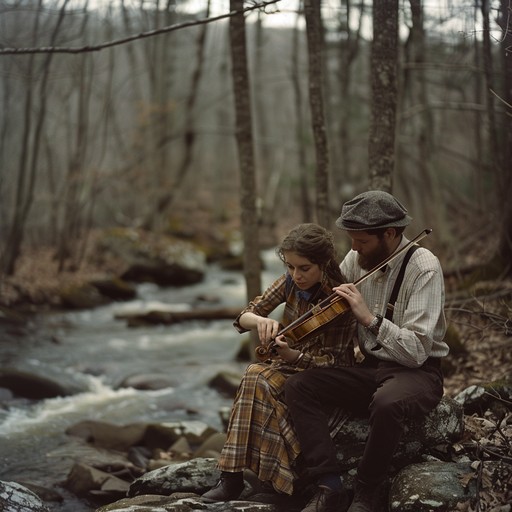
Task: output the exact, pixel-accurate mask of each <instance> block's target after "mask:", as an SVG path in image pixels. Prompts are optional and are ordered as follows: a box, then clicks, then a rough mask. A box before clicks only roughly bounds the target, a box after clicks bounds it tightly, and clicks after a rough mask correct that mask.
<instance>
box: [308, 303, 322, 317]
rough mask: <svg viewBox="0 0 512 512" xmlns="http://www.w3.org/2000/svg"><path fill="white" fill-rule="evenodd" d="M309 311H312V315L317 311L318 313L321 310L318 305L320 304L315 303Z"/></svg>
mask: <svg viewBox="0 0 512 512" xmlns="http://www.w3.org/2000/svg"><path fill="white" fill-rule="evenodd" d="M310 311H311V313H313V315H316V314H317V313H320V311H322V307H321V306H320V304H315V305H314V306H313V307H312V308H311V309H310Z"/></svg>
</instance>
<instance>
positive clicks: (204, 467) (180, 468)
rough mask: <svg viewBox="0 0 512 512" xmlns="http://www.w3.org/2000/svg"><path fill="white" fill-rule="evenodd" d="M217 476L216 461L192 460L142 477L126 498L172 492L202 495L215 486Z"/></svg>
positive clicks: (137, 480)
mask: <svg viewBox="0 0 512 512" xmlns="http://www.w3.org/2000/svg"><path fill="white" fill-rule="evenodd" d="M219 476H220V471H219V470H218V469H217V460H216V459H192V460H190V461H187V462H182V463H178V464H170V465H168V466H165V467H163V468H159V469H155V470H154V471H149V472H148V473H146V474H144V475H142V476H141V477H140V478H137V479H136V480H135V481H134V482H133V483H132V484H131V485H130V489H129V491H128V496H139V495H141V494H165V495H169V494H172V493H174V492H192V493H197V494H203V493H204V492H206V491H207V490H208V489H210V488H211V487H212V486H213V485H215V483H216V482H217V480H218V479H219Z"/></svg>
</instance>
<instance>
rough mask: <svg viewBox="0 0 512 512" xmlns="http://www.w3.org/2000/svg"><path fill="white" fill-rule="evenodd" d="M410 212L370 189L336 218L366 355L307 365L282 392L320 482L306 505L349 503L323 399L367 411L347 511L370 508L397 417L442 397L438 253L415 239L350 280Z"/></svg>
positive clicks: (347, 287)
mask: <svg viewBox="0 0 512 512" xmlns="http://www.w3.org/2000/svg"><path fill="white" fill-rule="evenodd" d="M411 220H412V219H411V217H409V215H408V214H407V210H406V208H405V207H404V206H403V205H402V204H401V203H400V202H399V201H398V200H397V199H396V198H395V197H393V196H392V195H391V194H388V193H387V192H383V191H378V190H374V191H368V192H364V193H362V194H360V195H358V196H356V197H355V198H353V199H351V200H350V201H348V202H346V203H345V204H344V205H343V207H342V211H341V216H340V217H339V219H338V220H337V221H336V225H337V226H338V227H339V228H340V229H342V230H345V231H346V232H347V234H348V236H349V237H350V238H351V241H352V249H351V251H349V253H348V254H347V255H346V256H345V258H344V260H343V261H342V263H341V265H340V267H341V271H342V273H343V275H344V276H345V278H346V282H347V283H349V284H342V285H340V286H338V287H336V288H334V291H335V292H336V293H337V294H338V295H339V296H340V297H342V298H343V299H344V300H345V301H346V302H347V303H348V304H349V305H350V307H351V309H352V312H353V314H354V316H355V317H356V319H357V321H358V329H357V337H358V340H357V341H358V345H359V349H360V350H361V352H362V354H363V355H364V360H363V361H362V362H361V363H359V364H357V365H356V366H353V367H344V368H312V369H307V370H306V371H303V372H299V373H297V374H295V375H292V376H291V377H290V378H289V379H288V380H287V381H286V384H285V397H286V398H285V400H286V403H287V405H288V408H289V411H290V414H291V417H292V420H293V425H294V428H295V431H296V433H297V436H298V439H299V442H300V447H301V457H302V463H303V464H304V466H305V467H306V470H305V474H306V477H307V478H310V479H314V481H315V482H316V484H317V485H318V491H317V492H316V494H315V495H314V496H313V498H312V499H311V501H310V502H309V503H308V505H307V506H306V507H305V508H304V509H303V512H331V511H332V512H345V511H346V510H347V507H348V506H349V500H348V499H347V493H346V491H345V490H344V488H343V484H342V481H341V478H340V471H339V466H338V463H337V459H336V449H335V445H334V443H333V441H332V439H331V437H330V435H329V428H328V413H327V412H326V411H327V408H326V406H333V407H342V408H344V409H345V410H348V411H353V412H355V413H363V414H366V415H368V417H369V426H370V429H369V435H368V438H367V440H366V445H365V449H364V453H363V456H362V458H361V461H360V463H359V465H358V468H357V479H356V483H355V494H354V499H353V501H352V503H351V504H350V508H348V510H349V512H374V511H376V510H377V509H378V506H379V504H378V497H379V488H380V487H381V484H382V482H383V481H384V480H385V478H386V476H387V474H388V472H389V469H390V465H391V461H392V457H393V454H394V453H395V451H396V448H397V446H398V443H399V440H400V437H401V434H402V428H403V424H404V423H405V421H406V420H408V419H412V418H419V417H422V416H425V415H426V414H427V413H428V412H430V411H431V410H432V409H433V408H434V407H435V406H436V405H437V404H438V403H439V401H440V400H441V397H442V395H443V376H442V373H441V369H440V358H442V357H444V356H446V355H447V354H448V351H449V349H448V346H447V344H446V343H445V342H444V341H443V337H444V335H445V332H446V322H445V316H444V295H445V292H444V280H443V272H442V269H441V265H440V263H439V261H438V259H437V258H436V257H435V256H434V255H433V254H432V253H431V252H430V251H429V250H428V249H425V248H423V247H419V246H417V245H413V246H412V248H411V249H409V250H408V251H405V250H404V251H402V253H401V254H400V255H398V256H397V257H396V258H394V259H392V260H390V261H389V263H388V264H386V265H385V266H384V267H383V268H382V269H380V270H377V271H376V272H375V273H373V274H372V275H371V276H369V277H368V278H367V279H365V280H363V281H362V282H361V284H360V285H358V286H355V285H354V284H353V283H354V282H356V281H358V279H360V278H361V277H362V276H364V275H365V274H366V273H367V272H368V271H369V270H371V269H373V268H375V267H376V266H378V264H379V263H382V262H383V261H384V260H386V258H388V257H389V256H390V255H392V254H393V253H395V252H396V251H400V249H401V248H402V247H404V246H405V245H407V244H408V243H409V240H407V239H406V238H405V236H404V235H403V231H404V229H405V227H406V226H407V225H408V224H409V223H410V222H411Z"/></svg>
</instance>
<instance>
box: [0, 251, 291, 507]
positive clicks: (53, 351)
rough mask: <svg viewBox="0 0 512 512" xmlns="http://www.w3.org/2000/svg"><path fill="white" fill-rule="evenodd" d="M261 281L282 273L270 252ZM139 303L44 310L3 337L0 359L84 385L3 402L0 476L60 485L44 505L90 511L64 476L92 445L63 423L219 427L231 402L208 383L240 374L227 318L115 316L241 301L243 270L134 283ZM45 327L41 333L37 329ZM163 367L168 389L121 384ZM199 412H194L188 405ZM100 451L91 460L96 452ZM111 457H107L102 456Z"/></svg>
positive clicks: (236, 335) (211, 271)
mask: <svg viewBox="0 0 512 512" xmlns="http://www.w3.org/2000/svg"><path fill="white" fill-rule="evenodd" d="M262 258H263V261H264V262H265V270H264V272H263V273H262V287H263V288H265V287H266V286H267V285H268V284H270V282H271V281H272V280H273V279H274V278H275V277H276V276H277V275H279V274H280V273H281V272H282V271H283V266H282V263H281V261H280V260H279V259H278V258H277V256H276V255H275V252H274V251H272V250H270V251H265V252H264V253H263V254H262ZM137 292H138V296H137V300H134V301H130V302H123V303H113V304H110V305H107V306H102V307H98V308H96V309H93V310H85V311H78V312H76V311H75V312H64V313H48V314H45V315H42V318H40V319H39V321H40V323H41V328H40V330H38V331H37V332H36V333H35V334H33V335H30V336H27V337H23V338H17V339H16V342H15V343H4V342H0V366H4V367H6V366H11V367H12V366H16V365H17V364H21V363H24V364H27V363H29V364H31V365H32V366H44V367H46V369H48V370H49V371H50V372H52V373H53V372H55V373H59V374H60V375H64V374H65V375H69V376H70V377H73V379H75V380H76V379H79V380H80V381H82V382H83V383H85V386H86V388H85V389H86V391H85V392H82V393H78V394H76V395H73V396H67V397H59V398H52V399H46V400H28V399H21V398H15V399H13V400H10V401H8V403H7V405H6V406H5V405H2V402H1V401H0V480H4V481H16V482H20V483H23V482H29V483H31V484H36V485H40V486H43V487H47V488H53V487H55V486H56V485H57V491H58V492H59V493H60V494H61V495H63V497H64V501H63V502H62V503H56V504H49V506H50V507H51V510H55V511H61V512H68V511H69V512H82V511H91V510H95V508H91V507H90V505H88V504H87V503H84V502H83V501H82V500H80V499H78V498H76V497H75V496H73V495H71V494H70V493H68V492H67V491H66V490H65V489H64V488H62V487H61V486H60V485H59V483H61V482H63V481H64V480H65V479H66V477H67V475H68V473H69V471H70V469H71V468H72V466H73V464H74V463H75V462H85V463H87V460H88V457H91V460H92V452H93V450H92V449H91V448H90V447H88V446H87V445H85V443H84V442H83V441H82V440H81V439H75V438H73V437H71V436H68V435H66V433H65V431H66V429H67V428H68V427H69V426H71V425H73V424H75V423H77V422H79V421H82V420H86V419H88V420H99V421H106V422H109V423H115V424H119V425H125V424H129V423H135V422H172V421H181V420H198V421H203V422H205V423H207V424H208V425H210V426H212V427H213V428H215V429H217V430H222V429H223V427H222V422H221V418H220V415H219V411H220V410H221V409H223V408H226V407H231V404H232V399H230V398H226V397H224V396H222V395H221V394H220V393H218V392H217V391H215V390H214V389H212V388H210V387H209V386H208V382H209V381H210V379H211V378H212V377H214V376H215V375H216V374H217V373H218V372H219V371H223V370H227V371H237V372H240V373H241V372H243V369H244V368H245V366H246V365H247V363H240V362H236V361H235V356H236V354H237V352H238V350H239V348H240V345H241V343H242V341H243V339H244V336H243V335H240V334H239V333H238V332H237V331H236V330H235V329H234V328H233V325H232V321H231V320H218V321H209V322H205V321H190V322H184V323H178V324H175V325H170V326H169V325H155V326H144V327H136V328H132V327H128V326H127V324H126V321H125V320H119V319H116V318H115V315H116V313H118V312H122V311H126V310H129V311H132V310H138V309H145V308H148V307H151V305H152V304H153V303H155V304H158V303H164V304H166V305H169V304H172V305H175V306H176V307H177V308H180V307H183V308H185V307H189V306H191V305H192V307H194V306H195V307H204V306H200V305H198V297H210V298H212V297H215V298H216V299H217V302H216V303H215V305H214V306H215V307H219V308H221V307H235V308H238V307H240V309H241V308H242V307H243V306H244V305H245V304H246V302H247V300H246V293H245V280H244V278H243V275H242V273H241V272H232V271H231V272H230V271H224V270H221V269H220V268H218V267H216V266H215V265H213V266H210V267H209V268H208V270H207V272H206V275H205V278H204V280H203V281H202V282H201V283H198V284H196V285H193V286H188V287H183V288H160V287H158V286H156V285H153V284H142V285H139V287H138V289H137ZM39 332H42V333H44V334H42V335H41V336H38V333H39ZM142 374H143V375H151V374H158V375H160V374H163V375H165V376H166V377H167V378H168V379H170V380H171V383H172V386H171V387H167V388H164V389H159V390H157V391H141V390H137V389H134V388H129V387H128V388H126V387H119V385H120V383H121V382H122V381H123V380H124V379H126V378H127V377H130V376H133V375H142ZM191 410H192V411H195V414H193V416H191V415H190V411H191ZM94 453H96V460H97V451H96V450H94ZM106 460H108V459H106Z"/></svg>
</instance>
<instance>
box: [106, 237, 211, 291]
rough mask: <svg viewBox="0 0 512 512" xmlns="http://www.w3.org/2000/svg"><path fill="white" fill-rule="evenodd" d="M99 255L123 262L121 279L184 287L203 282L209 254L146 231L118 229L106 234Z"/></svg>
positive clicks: (178, 240)
mask: <svg viewBox="0 0 512 512" xmlns="http://www.w3.org/2000/svg"><path fill="white" fill-rule="evenodd" d="M98 250H99V251H107V252H110V253H111V254H113V255H114V256H116V257H117V258H119V259H121V260H122V262H123V263H124V265H123V266H124V269H123V270H122V272H121V273H120V277H121V279H124V280H127V281H134V282H154V283H157V284H159V285H162V286H184V285H189V284H195V283H198V282H200V281H201V280H202V279H203V277H204V273H205V269H206V256H205V253H204V252H203V251H201V250H199V249H198V248H197V247H196V246H195V245H194V244H192V243H189V242H186V241H184V240H180V239H177V238H173V237H169V236H165V235H162V234H155V233H149V232H146V231H143V230H135V229H122V228H116V229H113V230H109V231H106V232H104V233H103V236H102V237H101V239H100V240H99V242H98Z"/></svg>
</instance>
